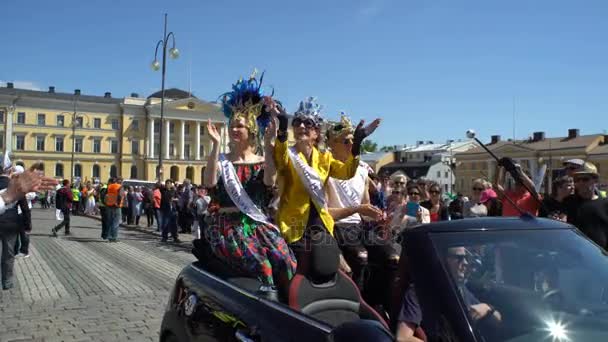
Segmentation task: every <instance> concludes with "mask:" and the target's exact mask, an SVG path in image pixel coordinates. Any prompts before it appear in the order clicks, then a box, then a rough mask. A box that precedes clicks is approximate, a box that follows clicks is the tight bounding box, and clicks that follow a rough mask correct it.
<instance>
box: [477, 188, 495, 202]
mask: <svg viewBox="0 0 608 342" xmlns="http://www.w3.org/2000/svg"><path fill="white" fill-rule="evenodd" d="M496 197H498V195H496V192H495V191H494V190H492V189H487V190H484V191H482V192H481V198H480V199H479V202H480V203H486V202H487V201H489V200H491V199H492V198H496Z"/></svg>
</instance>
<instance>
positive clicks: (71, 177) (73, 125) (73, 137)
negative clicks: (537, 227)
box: [70, 93, 79, 183]
mask: <svg viewBox="0 0 608 342" xmlns="http://www.w3.org/2000/svg"><path fill="white" fill-rule="evenodd" d="M78 96H79V94H78V93H76V94H74V112H73V114H72V158H71V162H70V182H71V183H74V153H75V152H76V106H77V104H78Z"/></svg>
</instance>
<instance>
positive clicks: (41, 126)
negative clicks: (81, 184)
mask: <svg viewBox="0 0 608 342" xmlns="http://www.w3.org/2000/svg"><path fill="white" fill-rule="evenodd" d="M159 97H160V92H159V93H155V94H152V95H151V96H149V97H148V98H140V97H139V96H138V95H137V94H132V95H131V96H130V97H125V98H113V97H112V96H111V94H110V93H106V94H104V96H91V95H83V94H80V91H79V90H75V91H74V93H72V94H68V93H56V92H55V89H54V87H49V90H48V91H33V90H24V89H15V88H13V86H12V84H10V83H8V84H7V87H3V88H0V122H1V123H2V126H0V132H1V133H0V134H2V136H1V137H0V138H1V139H0V141H1V143H0V144H1V146H0V148H1V149H2V150H4V151H9V155H11V158H12V159H13V161H14V162H20V163H22V164H24V166H25V167H29V166H30V165H31V164H33V163H35V162H42V163H43V165H44V170H45V174H46V175H49V176H54V177H56V178H58V179H64V178H67V179H70V178H71V177H72V175H73V178H74V179H75V180H83V181H86V180H101V181H103V182H105V181H106V180H107V179H108V178H109V177H110V176H120V177H123V178H132V179H141V180H149V181H152V180H154V179H156V174H157V165H158V157H159V154H162V158H163V170H162V171H163V176H162V177H163V178H171V179H174V180H179V181H181V180H183V179H184V178H189V179H191V180H192V181H193V182H195V183H200V182H202V174H203V170H204V168H205V165H206V161H205V160H206V157H207V155H208V153H209V152H210V149H211V144H210V141H209V135H208V132H207V128H206V126H207V121H208V120H211V122H212V124H214V125H216V127H217V128H218V131H219V132H220V133H221V137H222V141H221V150H222V151H226V149H227V142H228V135H227V128H226V123H225V117H224V115H223V114H222V112H221V108H220V106H218V105H217V104H215V103H211V102H206V101H203V100H200V99H198V98H196V97H194V96H192V95H191V94H189V93H187V92H184V91H181V90H178V89H169V90H166V92H165V105H164V124H163V125H161V122H160V109H161V103H160V102H161V100H160V98H159ZM161 129H162V130H163V134H162V139H163V144H162V151H161V148H160V147H161V145H160V139H161V134H160V130H161ZM72 151H74V153H73V154H72ZM72 155H73V157H72Z"/></svg>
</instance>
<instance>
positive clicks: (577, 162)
mask: <svg viewBox="0 0 608 342" xmlns="http://www.w3.org/2000/svg"><path fill="white" fill-rule="evenodd" d="M584 165H585V161H584V160H582V159H568V160H566V161H564V162H563V166H564V172H565V174H566V176H568V177H574V173H576V172H578V171H580V170H582V168H583V166H584Z"/></svg>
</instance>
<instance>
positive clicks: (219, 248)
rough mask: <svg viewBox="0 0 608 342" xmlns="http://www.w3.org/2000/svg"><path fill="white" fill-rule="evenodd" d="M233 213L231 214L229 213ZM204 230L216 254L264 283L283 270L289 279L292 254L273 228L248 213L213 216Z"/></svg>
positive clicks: (292, 270) (270, 282)
mask: <svg viewBox="0 0 608 342" xmlns="http://www.w3.org/2000/svg"><path fill="white" fill-rule="evenodd" d="M231 216H233V215H231ZM211 221H212V222H211V223H210V224H209V226H208V228H207V229H206V230H205V238H206V239H207V241H209V244H210V246H211V250H212V252H213V254H215V255H216V256H217V257H218V258H220V259H222V260H223V261H225V262H226V263H228V264H230V265H231V266H233V267H235V268H237V269H240V270H242V271H245V272H247V273H249V274H251V275H252V276H255V277H257V278H258V279H259V280H260V281H261V282H262V283H263V284H264V285H269V286H273V285H275V281H274V279H275V278H278V277H279V275H281V274H285V275H286V276H287V279H291V278H292V277H293V275H294V274H295V271H296V266H297V264H296V258H295V256H294V254H293V252H292V251H291V250H290V249H289V247H288V246H287V243H286V242H285V240H284V239H283V237H282V236H281V233H280V232H278V231H277V230H276V229H274V228H272V227H270V226H266V225H264V224H261V223H258V222H254V221H252V220H251V219H249V218H248V217H243V215H238V217H236V216H234V217H222V218H221V219H218V218H217V217H214V218H213V219H212V220H211Z"/></svg>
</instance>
